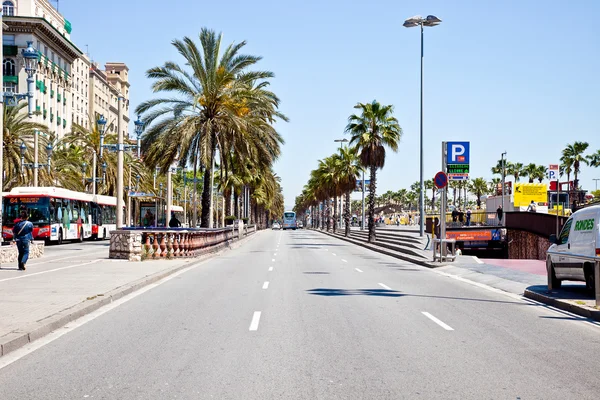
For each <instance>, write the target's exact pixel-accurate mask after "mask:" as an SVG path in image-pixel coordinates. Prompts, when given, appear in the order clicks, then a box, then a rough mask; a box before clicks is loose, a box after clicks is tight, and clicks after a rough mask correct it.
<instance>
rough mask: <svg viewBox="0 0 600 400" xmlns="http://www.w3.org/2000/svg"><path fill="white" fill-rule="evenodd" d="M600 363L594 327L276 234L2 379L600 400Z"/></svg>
mask: <svg viewBox="0 0 600 400" xmlns="http://www.w3.org/2000/svg"><path fill="white" fill-rule="evenodd" d="M267 282H268V283H267ZM599 355H600V327H598V326H596V325H593V324H591V323H589V322H586V321H585V320H582V319H581V318H577V317H573V316H571V315H568V314H564V313H559V312H557V311H554V310H551V309H549V308H547V307H545V306H542V305H539V304H537V303H533V302H529V301H525V300H521V299H519V298H517V297H515V296H513V297H510V296H508V295H505V294H501V293H496V292H494V291H489V290H486V289H483V288H480V287H477V286H474V285H471V284H468V283H465V282H461V281H458V280H455V279H453V278H450V277H447V276H443V275H440V274H438V273H436V272H434V271H432V270H428V269H426V268H422V267H418V266H415V265H412V264H409V263H405V262H398V260H396V259H393V258H390V257H387V256H381V255H378V254H376V253H374V252H371V251H369V250H366V249H363V248H357V247H355V246H353V245H351V244H349V243H346V242H343V241H339V240H337V239H334V238H330V237H328V236H325V235H322V234H319V233H316V232H310V231H295V232H291V231H286V232H279V231H276V232H271V231H269V232H262V233H260V234H258V235H257V236H256V237H255V238H254V239H252V240H250V241H249V242H248V243H246V244H244V245H243V246H242V247H240V248H237V249H234V250H232V251H229V252H226V253H224V254H223V255H222V256H220V257H217V258H215V259H212V260H210V261H208V262H206V263H204V264H201V265H199V266H197V267H195V268H193V269H191V270H189V271H188V272H186V273H184V274H181V275H179V276H177V277H175V278H174V279H171V280H169V281H167V282H165V283H164V284H162V285H160V286H157V287H155V288H153V289H151V290H149V291H147V292H145V293H143V294H141V295H139V296H137V297H134V298H132V299H131V300H130V301H128V302H125V303H124V304H122V305H120V306H118V307H116V308H114V309H113V310H111V311H109V312H106V313H104V314H102V315H100V316H98V317H97V318H95V319H93V320H91V321H89V322H87V323H85V324H84V325H82V326H81V327H79V328H77V329H74V330H72V331H71V332H69V333H67V334H65V335H64V336H61V337H60V338H58V339H56V340H55V341H52V342H50V343H48V344H47V345H45V346H43V347H41V348H40V349H38V350H36V351H34V352H32V353H30V354H28V355H26V356H24V357H22V358H21V359H18V360H17V361H15V362H13V363H12V364H10V365H7V366H5V367H4V368H2V369H0V399H6V400H8V399H82V398H95V399H175V398H178V399H416V398H421V399H522V400H525V399H596V398H597V397H598V393H600V383H599V381H598V376H597V370H598V369H597V368H598V366H599V364H600V357H598V356H599ZM1 366H2V359H1V358H0V367H1Z"/></svg>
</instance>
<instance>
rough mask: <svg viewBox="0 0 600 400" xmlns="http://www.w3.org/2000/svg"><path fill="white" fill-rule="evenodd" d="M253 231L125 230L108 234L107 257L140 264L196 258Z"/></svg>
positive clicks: (248, 228)
mask: <svg viewBox="0 0 600 400" xmlns="http://www.w3.org/2000/svg"><path fill="white" fill-rule="evenodd" d="M254 232H256V226H254V225H246V226H240V227H239V228H238V229H236V228H233V227H227V228H220V229H192V228H175V229H170V228H124V229H119V230H115V231H112V232H111V234H110V251H109V258H117V259H125V260H129V261H143V260H161V259H172V258H183V257H197V256H199V255H201V254H204V253H206V252H210V251H214V250H215V249H216V248H219V247H221V246H225V245H228V244H230V243H231V242H233V241H234V240H238V239H240V238H243V237H244V236H247V235H250V234H252V233H254Z"/></svg>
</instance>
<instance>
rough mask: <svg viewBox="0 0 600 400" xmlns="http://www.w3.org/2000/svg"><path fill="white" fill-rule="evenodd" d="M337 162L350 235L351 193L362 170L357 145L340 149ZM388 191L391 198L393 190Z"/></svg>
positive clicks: (347, 234)
mask: <svg viewBox="0 0 600 400" xmlns="http://www.w3.org/2000/svg"><path fill="white" fill-rule="evenodd" d="M335 162H336V170H337V175H338V184H339V188H340V190H341V192H342V194H344V195H345V199H344V201H345V203H346V209H345V210H344V223H345V230H344V235H345V236H346V237H348V236H349V235H350V207H349V205H350V194H351V193H352V191H353V190H354V189H355V188H356V179H358V177H359V176H360V173H361V171H362V169H361V167H360V165H359V159H358V155H357V149H356V148H355V147H346V148H342V149H340V152H339V154H338V155H336V158H335ZM388 193H390V198H391V197H392V196H393V192H388Z"/></svg>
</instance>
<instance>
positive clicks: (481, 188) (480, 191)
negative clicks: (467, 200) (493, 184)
mask: <svg viewBox="0 0 600 400" xmlns="http://www.w3.org/2000/svg"><path fill="white" fill-rule="evenodd" d="M469 190H470V191H471V192H472V193H474V194H475V196H476V197H477V199H476V200H475V201H476V202H477V208H481V196H483V195H484V194H488V193H489V190H490V188H489V186H488V183H487V181H486V180H485V179H484V178H475V179H473V180H472V181H471V182H470V184H469Z"/></svg>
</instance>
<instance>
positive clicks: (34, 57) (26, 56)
mask: <svg viewBox="0 0 600 400" xmlns="http://www.w3.org/2000/svg"><path fill="white" fill-rule="evenodd" d="M21 55H22V56H23V60H24V62H25V72H26V73H27V76H28V77H30V78H31V77H32V76H33V75H35V73H36V72H37V64H38V61H39V54H38V51H37V50H36V49H35V48H34V47H33V41H30V40H28V41H27V47H26V48H25V49H23V50H21Z"/></svg>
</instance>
